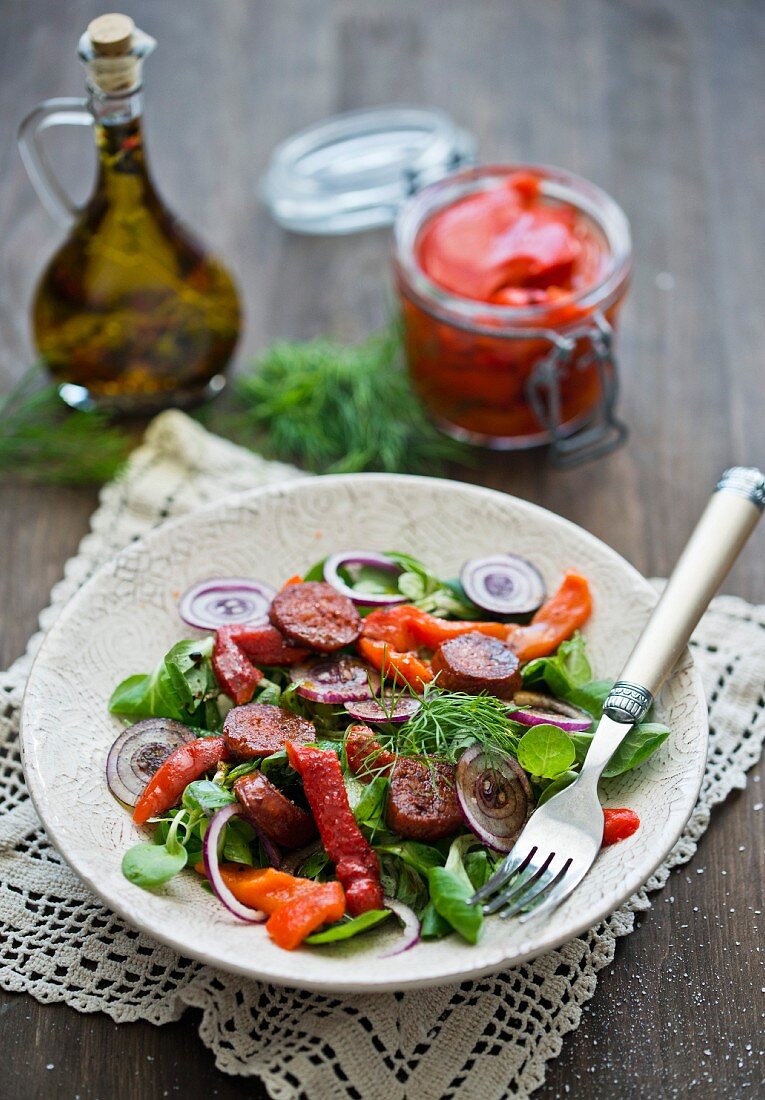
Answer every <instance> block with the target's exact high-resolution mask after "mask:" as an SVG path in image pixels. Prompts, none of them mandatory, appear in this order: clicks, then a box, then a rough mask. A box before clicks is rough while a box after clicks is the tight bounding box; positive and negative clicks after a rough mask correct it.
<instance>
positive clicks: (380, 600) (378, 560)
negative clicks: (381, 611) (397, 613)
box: [324, 550, 407, 607]
mask: <svg viewBox="0 0 765 1100" xmlns="http://www.w3.org/2000/svg"><path fill="white" fill-rule="evenodd" d="M344 565H370V566H372V567H373V568H374V569H384V570H386V572H388V573H395V574H396V576H401V574H402V573H403V572H404V570H403V569H402V567H401V566H400V565H397V564H396V562H395V561H393V559H392V558H388V557H386V556H385V554H377V553H375V552H374V550H343V551H341V553H339V554H332V555H331V556H330V557H328V558H327V560H326V561H325V562H324V580H325V581H326V582H327V584H331V585H332V587H333V588H336V589H337V591H338V592H342V594H343V595H344V596H348V597H349V598H350V599H351V600H353V602H354V603H355V604H358V605H359V606H360V607H390V606H392V605H393V604H397V603H406V599H407V598H406V596H402V595H400V594H393V593H387V594H386V593H383V592H357V591H356V589H355V588H351V586H350V585H349V584H346V583H345V581H344V580H343V579H342V577H341V576H340V574H339V572H338V570H339V569H340V568H341V567H342V566H344Z"/></svg>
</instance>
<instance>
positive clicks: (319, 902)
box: [266, 882, 345, 951]
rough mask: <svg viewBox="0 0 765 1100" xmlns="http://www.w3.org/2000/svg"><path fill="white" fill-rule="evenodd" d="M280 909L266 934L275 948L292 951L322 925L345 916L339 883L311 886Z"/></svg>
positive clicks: (269, 921)
mask: <svg viewBox="0 0 765 1100" xmlns="http://www.w3.org/2000/svg"><path fill="white" fill-rule="evenodd" d="M311 885H312V887H313V889H312V890H304V891H302V892H301V893H299V894H297V895H296V896H295V897H294V898H292V899H291V900H290V901H288V902H285V904H284V905H280V906H279V908H278V909H277V910H276V912H275V913H273V914H272V916H270V917H269V918H268V920H267V922H266V932H268V934H269V936H270V937H271V939H272V940H273V941H274V943H275V944H276V945H277V947H283V948H284V949H285V950H286V951H294V949H295V948H296V947H299V946H300V944H301V943H302V942H303V940H304V939H305V938H306V936H310V934H311V932H315V931H316V929H317V928H319V927H320V926H321V925H322V924H334V922H335V921H338V920H340V918H341V917H343V916H345V898H344V897H343V888H342V886H341V885H340V883H339V882H314V883H312V884H311Z"/></svg>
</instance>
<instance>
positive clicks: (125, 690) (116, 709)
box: [109, 637, 220, 730]
mask: <svg viewBox="0 0 765 1100" xmlns="http://www.w3.org/2000/svg"><path fill="white" fill-rule="evenodd" d="M212 651H213V639H212V638H211V637H210V638H201V639H194V640H189V641H183V642H177V643H176V644H175V645H174V646H173V647H172V649H170V650H169V651H168V653H166V654H165V656H164V657H163V659H162V660H161V661H160V662H159V664H158V665H157V667H156V668H155V669H154V671H153V672H149V673H146V674H143V675H138V676H129V677H128V678H127V679H126V680H123V681H122V683H121V684H118V685H117V687H116V688H115V689H114V691H113V692H112V696H111V699H110V700H109V710H110V712H111V713H112V714H119V715H121V716H122V717H123V718H131V719H132V720H133V721H135V722H137V721H139V720H140V719H142V718H173V719H175V720H176V721H178V722H186V723H187V724H188V723H190V724H191V725H195V726H199V727H201V728H203V729H205V730H210V729H215V728H217V727H218V726H220V714H219V712H218V709H217V706H216V704H215V700H216V699H217V697H218V694H219V688H218V683H217V680H216V679H215V673H214V672H213V668H212ZM208 704H212V705H208Z"/></svg>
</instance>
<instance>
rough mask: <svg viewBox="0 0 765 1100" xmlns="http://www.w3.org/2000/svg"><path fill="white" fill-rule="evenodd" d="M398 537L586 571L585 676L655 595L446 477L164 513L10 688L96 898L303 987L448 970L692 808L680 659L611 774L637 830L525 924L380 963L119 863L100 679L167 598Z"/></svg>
mask: <svg viewBox="0 0 765 1100" xmlns="http://www.w3.org/2000/svg"><path fill="white" fill-rule="evenodd" d="M361 546H363V547H369V548H370V549H374V550H386V549H397V550H403V551H409V552H410V553H412V554H415V555H417V556H419V557H421V558H423V559H424V560H425V561H427V562H428V563H429V564H430V565H431V566H432V567H433V568H434V570H436V571H438V572H440V573H441V574H443V575H444V576H450V575H454V574H455V573H456V572H457V571H458V569H459V567H460V565H461V564H462V562H464V561H465V559H466V558H469V557H472V556H476V555H480V554H487V553H490V552H493V551H496V550H503V549H507V550H513V551H515V552H517V553H520V554H523V555H525V556H526V557H528V558H529V559H531V560H532V561H533V562H535V564H536V565H537V566H538V567H539V568H540V570H541V571H542V573H543V574H544V577H545V579H546V581H547V583H548V586H549V588H550V589H553V588H554V587H555V586H556V585H557V584H558V582H559V581H560V578H561V574H562V573H563V571H564V570H565V569H567V568H573V569H577V570H579V571H580V572H582V573H583V574H585V575H586V576H587V577H588V578H589V580H590V582H591V585H592V589H593V596H594V605H595V610H594V614H593V616H592V619H591V621H590V622H589V623H588V625H587V627H586V629H585V634H586V636H587V640H588V651H589V654H590V657H591V660H592V665H593V669H594V671H595V674H596V676H598V677H611V676H613V677H615V676H616V675H617V674H618V673H619V670H620V666H621V664H622V662H623V660H624V658H625V657H626V656H627V654H628V651H629V649H630V647H631V645H632V643H633V641H634V640H635V638H636V636H637V635H638V633H639V631H640V629H641V626H642V624H643V622H644V621H645V619H646V616H647V614H648V611H649V609H650V607H651V606H652V604H653V603H654V602H655V594H654V592H653V590H652V588H651V586H650V585H649V584H648V582H647V581H646V580H644V579H643V577H641V576H640V575H639V574H638V573H637V572H636V571H635V570H634V569H633V568H632V566H630V565H628V564H627V562H625V561H624V560H623V559H622V558H621V557H619V556H618V555H617V554H616V553H614V551H613V550H610V549H609V548H608V547H607V546H605V545H604V544H603V543H602V542H600V541H598V540H597V539H595V538H593V537H592V536H591V535H588V534H587V533H586V532H585V531H582V530H581V529H580V528H578V527H575V526H574V525H573V524H571V523H568V522H567V521H565V520H563V519H560V518H559V517H557V516H555V515H552V514H551V513H550V512H547V511H545V510H543V509H541V508H537V507H535V506H533V505H531V504H527V503H525V502H523V501H521V500H517V499H515V498H514V497H510V496H505V495H504V494H501V493H497V492H493V491H491V490H487V489H479V488H475V487H473V486H469V485H463V484H458V483H455V482H449V481H441V480H432V479H428V478H414V477H394V476H387V475H353V476H343V477H325V478H320V479H311V480H305V481H298V482H293V483H289V484H286V485H284V486H283V487H277V488H268V489H263V490H258V491H255V492H252V493H250V494H247V495H245V496H242V497H237V498H235V499H233V500H229V501H228V502H223V503H221V504H218V505H215V506H214V507H211V508H205V509H202V510H200V511H199V512H196V513H194V514H192V515H190V516H187V517H184V518H183V519H180V520H177V521H174V522H171V523H167V524H165V525H164V526H162V527H161V528H159V529H158V530H156V531H154V532H152V533H151V534H150V535H148V536H147V537H146V538H144V539H142V540H141V541H139V542H136V543H134V544H133V545H131V546H129V547H128V548H127V549H126V550H124V551H123V552H122V553H121V554H119V555H118V556H117V557H116V558H114V559H113V560H112V561H111V562H110V563H108V564H107V565H106V566H104V568H103V569H101V571H100V572H99V573H98V574H97V575H96V576H94V577H93V578H92V579H91V580H90V581H88V583H87V584H86V585H84V587H83V588H82V589H81V591H80V592H79V593H77V595H76V596H74V597H73V599H72V600H71V602H70V603H69V604H68V606H67V607H66V608H65V610H64V611H63V613H62V614H61V616H60V617H59V619H58V621H57V622H56V623H55V625H54V626H53V628H52V629H51V631H50V633H49V634H48V636H47V638H46V639H45V641H44V643H43V645H42V648H41V649H40V653H39V655H38V657H37V660H36V661H35V664H34V667H33V669H32V674H31V676H30V679H29V685H28V687H27V692H26V697H25V701H24V710H23V723H22V732H21V740H22V749H23V754H24V769H25V773H26V777H27V782H28V784H29V789H30V791H31V794H32V798H33V800H34V803H35V806H36V807H37V810H38V812H39V814H40V817H41V818H42V820H43V822H44V824H45V828H46V829H47V832H48V835H49V836H50V838H51V840H52V841H53V843H54V844H55V845H56V847H57V848H58V850H59V851H60V852H61V854H62V856H63V857H64V859H66V861H67V862H68V863H69V864H70V865H71V866H72V867H73V868H74V870H75V871H76V872H77V874H78V875H79V876H80V877H81V878H82V879H84V880H85V882H87V884H88V885H89V886H90V887H91V888H92V889H93V890H94V892H95V893H96V894H98V895H99V897H100V898H101V899H102V900H103V901H104V902H105V903H106V905H108V906H110V907H111V908H112V909H114V910H116V911H117V912H118V913H119V914H121V916H123V917H124V918H125V919H126V920H127V921H129V922H130V923H131V924H133V925H135V926H136V927H137V928H140V929H142V930H143V931H144V932H147V933H149V934H150V935H152V936H154V937H155V938H156V939H159V940H162V941H163V942H164V943H167V944H169V945H170V946H171V947H174V948H176V949H177V950H178V951H179V952H180V953H182V954H183V955H187V956H191V957H193V958H196V959H199V960H201V961H202V962H206V963H210V964H212V965H214V966H219V967H223V968H224V969H226V970H231V971H235V972H237V973H241V974H243V975H246V976H248V977H252V978H260V979H265V980H267V981H271V982H277V983H282V984H285V985H292V986H300V987H305V988H309V989H323V990H337V991H341V990H342V991H360V990H377V991H384V990H396V989H403V988H405V987H412V986H422V985H428V984H435V983H448V982H455V981H457V980H461V979H464V978H468V977H471V976H477V975H480V974H484V973H488V972H491V971H496V970H499V969H500V968H501V967H505V966H509V965H513V964H515V963H518V962H520V961H522V960H523V959H527V958H531V957H533V956H535V955H538V954H540V953H541V952H544V951H547V950H549V949H551V948H554V947H557V946H559V945H560V944H561V943H564V942H565V941H567V940H569V939H571V938H573V937H574V936H575V935H577V934H578V933H580V932H582V931H584V930H585V929H587V928H590V927H591V926H592V925H594V924H596V923H597V922H598V921H599V920H600V919H601V918H602V917H605V916H606V915H607V914H608V913H610V912H612V911H613V910H614V909H615V908H617V907H618V906H619V904H620V903H621V902H622V901H624V900H625V899H626V898H627V897H629V896H630V894H632V893H633V892H634V891H635V890H636V889H637V888H638V887H639V886H640V885H641V884H642V883H643V882H645V880H646V879H647V878H648V877H649V876H650V874H651V873H652V872H653V871H654V869H655V868H656V867H657V866H658V865H659V863H660V862H661V861H662V860H663V858H664V856H665V855H666V854H667V852H668V851H669V849H670V848H671V847H672V845H673V844H674V842H675V840H676V839H677V837H678V835H679V834H680V832H681V830H682V828H683V826H684V824H685V822H686V821H687V819H688V817H689V815H690V813H691V810H692V808H693V805H694V802H695V800H696V796H697V793H698V790H699V786H700V783H701V777H702V773H703V769H704V761H705V757H706V748H707V716H706V706H705V703H704V697H703V691H702V687H701V683H700V680H699V677H698V674H697V673H696V671H695V669H694V667H693V663H692V661H691V658H690V656H688V655H686V656H685V658H684V659H683V660H682V661H681V664H680V667H679V668H678V670H677V672H676V673H675V675H674V677H673V678H672V680H671V681H670V682H669V683H668V684H667V686H666V687H665V689H664V691H663V693H662V696H661V699H660V701H659V704H658V706H657V717H658V718H659V719H661V720H662V721H665V722H666V723H667V724H668V725H669V726H670V727H671V728H672V731H673V734H672V737H671V738H670V739H668V741H667V742H665V744H664V745H663V746H662V748H661V750H660V751H659V752H658V753H656V754H655V755H654V756H653V757H652V758H651V759H650V760H649V761H648V762H647V763H646V764H644V765H643V766H642V767H641V768H639V769H638V770H636V771H634V772H630V773H628V774H627V775H626V776H623V777H622V778H621V779H619V780H617V781H612V782H611V784H610V786H609V788H608V802H609V803H610V804H611V805H616V806H621V805H627V806H631V807H632V808H633V809H635V810H636V811H637V812H638V814H639V815H640V819H641V821H642V825H641V828H640V829H639V830H638V832H637V833H636V834H635V835H634V836H632V837H631V838H630V839H629V840H626V841H623V842H622V843H620V844H618V845H616V846H614V847H612V848H609V849H607V850H606V851H605V852H603V853H602V854H601V855H600V856H599V857H598V860H597V862H596V864H595V866H594V867H593V869H592V871H591V872H590V874H589V875H588V876H587V878H586V879H585V880H584V882H583V883H582V885H581V886H580V887H579V888H578V889H577V890H576V891H575V893H574V894H573V895H572V897H571V898H570V899H569V900H568V901H567V902H566V903H565V904H564V905H563V906H561V907H560V908H559V909H558V910H557V911H556V912H555V913H553V914H552V915H551V916H547V917H543V918H541V919H540V921H538V922H535V921H530V922H529V923H527V924H524V925H519V924H517V923H513V922H504V921H500V920H498V919H490V920H488V921H487V923H486V927H485V930H484V934H483V938H482V940H481V942H480V944H479V945H477V946H475V947H471V946H469V945H468V944H466V943H463V942H462V941H461V940H460V939H458V938H457V937H456V936H451V937H449V938H448V939H445V940H439V941H437V942H432V943H420V944H418V945H417V946H416V947H414V948H413V949H412V950H410V951H407V952H406V953H405V954H403V955H400V956H394V957H392V958H386V959H381V958H380V957H379V955H380V951H381V950H382V949H381V948H380V946H379V945H380V944H381V942H382V940H383V936H382V932H383V930H382V929H381V930H380V935H379V938H374V937H370V938H366V939H365V938H364V937H363V936H362V937H359V938H358V939H354V940H350V941H347V943H346V944H345V945H338V946H336V947H332V948H329V949H328V948H326V947H325V948H318V947H317V948H302V949H300V950H298V951H295V952H287V951H282V950H280V949H279V948H277V947H275V946H273V944H272V943H271V942H270V940H269V939H268V937H267V935H266V933H265V931H264V929H263V928H262V927H258V926H253V925H246V924H243V923H241V922H240V921H238V920H237V919H236V918H235V917H232V916H229V915H228V914H227V912H226V911H225V910H224V909H223V907H222V906H221V905H219V904H218V902H217V901H216V900H215V899H214V898H213V897H211V896H210V895H209V894H207V893H206V892H205V891H203V890H201V889H200V885H199V881H198V879H197V877H196V876H195V875H194V874H192V873H185V874H182V875H179V876H177V877H176V878H175V879H173V880H172V881H171V882H170V883H169V884H168V885H167V886H166V887H165V888H163V889H161V890H158V891H156V892H152V893H149V892H147V891H145V890H142V889H140V888H139V887H137V886H133V885H131V884H130V883H128V882H127V881H126V880H125V879H124V878H123V876H122V874H121V871H120V861H121V859H122V855H123V853H124V851H125V850H126V848H128V847H130V845H131V844H134V843H136V842H137V841H138V840H140V839H141V835H142V834H141V831H140V830H139V829H137V828H136V827H135V826H134V825H133V824H132V822H131V820H130V818H129V816H128V814H127V813H126V812H125V811H124V810H122V809H121V808H120V806H118V804H117V803H116V802H115V801H114V799H113V798H112V796H111V795H110V793H109V791H108V789H107V786H106V782H105V778H104V767H105V761H106V756H107V752H108V750H109V747H110V745H111V743H112V741H113V740H114V738H115V736H116V734H117V732H118V731H119V729H120V723H119V722H118V721H117V720H116V719H115V718H113V717H111V716H110V715H109V714H108V712H107V700H108V699H109V695H110V693H111V691H112V689H113V688H114V686H115V685H116V684H117V683H118V682H119V681H120V680H122V679H123V678H124V677H125V676H127V675H129V674H131V673H135V672H142V671H148V670H149V669H150V668H152V667H153V666H154V665H155V664H156V662H157V661H158V660H159V659H161V657H162V655H163V654H164V653H165V652H166V650H167V649H168V648H169V647H170V645H171V644H172V643H173V642H175V641H178V640H179V639H180V638H182V637H184V636H188V634H189V631H188V628H185V627H184V624H183V623H182V622H181V621H180V620H179V618H178V615H177V611H176V601H177V598H178V595H179V593H180V592H182V591H183V589H184V588H186V586H187V585H189V584H191V583H193V582H194V581H197V580H199V579H201V578H203V577H207V576H210V575H213V574H223V575H230V576H253V577H258V578H260V579H262V580H265V581H268V582H270V583H271V584H273V585H276V586H278V585H279V584H280V583H282V582H283V581H284V579H285V578H286V577H289V576H291V575H292V574H294V573H299V572H301V571H303V570H305V569H306V568H307V567H308V566H309V565H310V564H312V563H313V562H315V561H316V560H317V559H319V558H321V557H323V556H324V555H326V554H329V553H332V552H333V551H337V550H342V549H348V548H357V547H361Z"/></svg>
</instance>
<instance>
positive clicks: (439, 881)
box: [428, 835, 483, 943]
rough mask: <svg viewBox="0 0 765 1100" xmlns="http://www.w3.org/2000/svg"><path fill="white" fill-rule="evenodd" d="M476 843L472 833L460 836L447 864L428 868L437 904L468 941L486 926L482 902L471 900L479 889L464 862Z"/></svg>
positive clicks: (441, 913)
mask: <svg viewBox="0 0 765 1100" xmlns="http://www.w3.org/2000/svg"><path fill="white" fill-rule="evenodd" d="M476 843H477V842H476V839H475V837H474V836H472V835H466V836H460V837H457V839H456V840H454V841H452V844H451V847H450V848H449V855H448V856H447V857H446V864H445V866H443V867H431V868H430V870H429V871H428V885H429V886H430V901H431V902H432V904H433V908H434V909H435V911H436V912H437V913H438V914H439V915H440V916H441V917H443V919H444V920H445V921H447V922H448V923H449V924H450V925H451V927H452V928H453V929H454V931H455V932H458V933H459V934H460V935H461V936H462V938H463V939H465V940H467V941H468V943H477V942H478V937H479V936H480V934H481V929H482V927H483V910H482V909H481V906H480V905H469V904H468V902H469V899H470V898H471V897H472V896H473V894H474V893H475V890H474V887H473V884H472V882H471V881H470V877H469V875H468V873H467V871H466V869H465V864H464V862H463V860H464V857H465V855H466V853H467V851H468V849H469V848H470V847H471V846H474V845H475V844H476Z"/></svg>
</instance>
